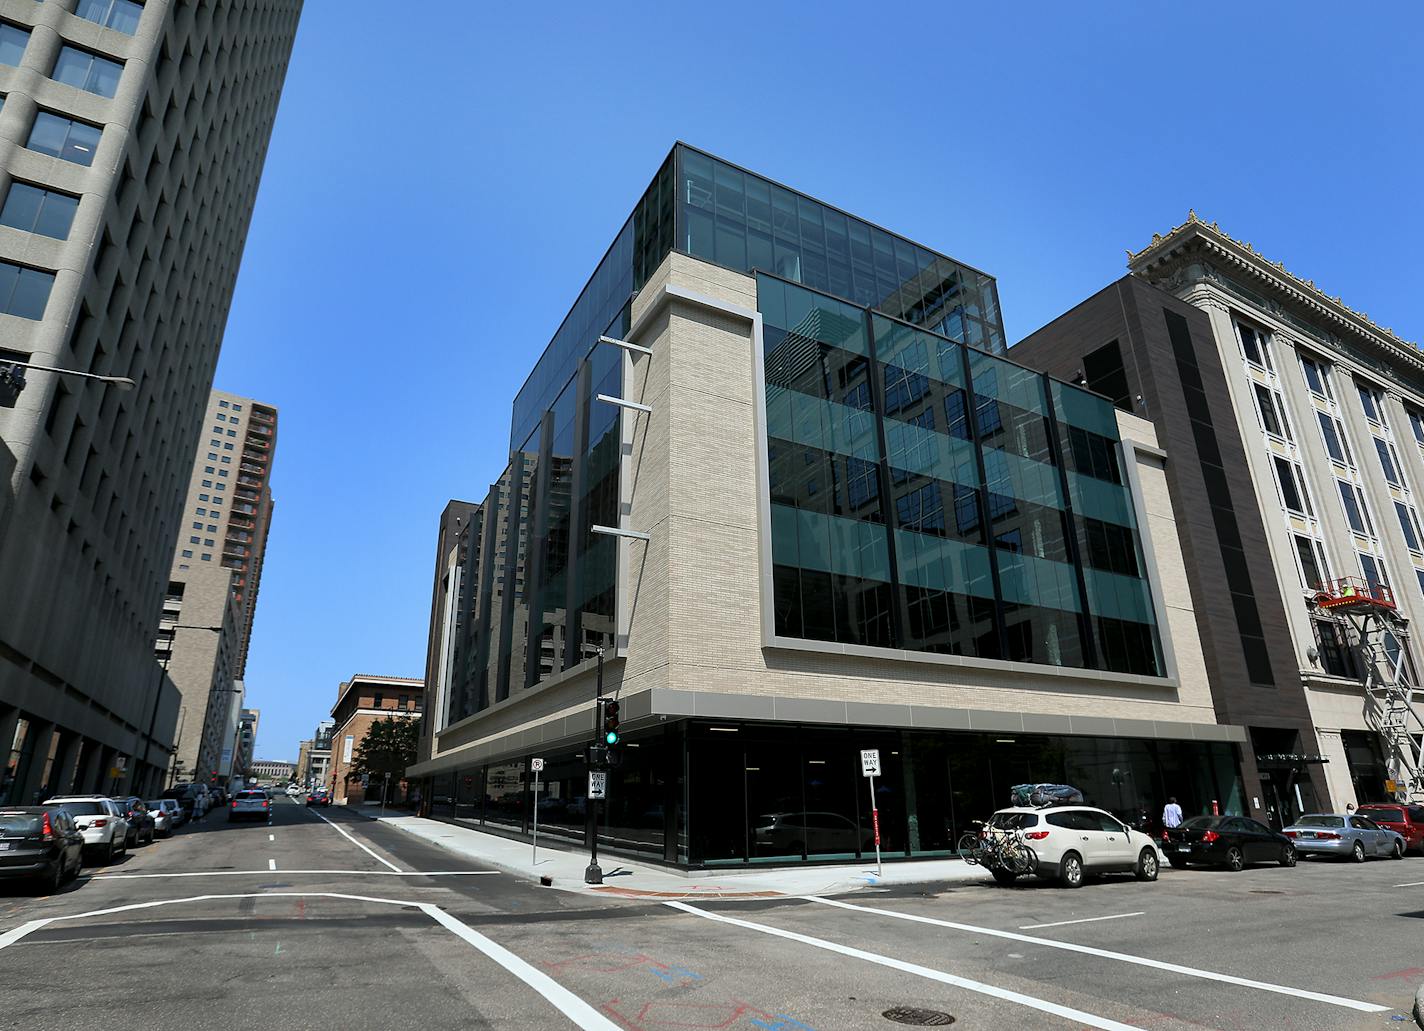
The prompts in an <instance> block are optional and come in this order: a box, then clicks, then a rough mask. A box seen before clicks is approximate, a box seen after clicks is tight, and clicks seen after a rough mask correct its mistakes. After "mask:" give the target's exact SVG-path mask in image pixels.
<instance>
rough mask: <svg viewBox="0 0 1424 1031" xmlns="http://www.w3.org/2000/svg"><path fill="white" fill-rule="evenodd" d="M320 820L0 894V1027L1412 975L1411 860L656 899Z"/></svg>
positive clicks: (983, 1021) (654, 1006) (1218, 1006)
mask: <svg viewBox="0 0 1424 1031" xmlns="http://www.w3.org/2000/svg"><path fill="white" fill-rule="evenodd" d="M321 816H325V817H326V818H327V820H329V821H330V822H329V823H328V822H326V821H324V820H322V819H321V818H320V817H319V816H318V815H317V813H316V812H315V811H309V810H307V809H306V808H304V807H302V806H299V805H296V804H294V803H292V802H289V801H288V800H286V799H280V800H279V801H278V802H277V805H276V807H275V809H274V812H273V817H272V820H271V822H270V825H269V824H265V823H264V824H258V823H238V824H229V823H227V822H226V820H225V818H224V815H223V814H221V813H217V814H213V815H210V816H209V817H208V818H207V820H205V821H203V822H201V823H198V824H195V825H193V826H191V827H189V828H185V829H183V830H181V831H180V832H179V833H178V834H177V835H176V836H175V837H173V838H172V839H169V840H166V841H160V842H158V843H157V844H156V845H153V846H149V847H146V848H143V849H139V850H136V851H135V852H134V853H133V854H132V855H130V856H129V857H128V858H127V859H125V860H121V861H120V862H118V863H116V864H114V865H113V866H109V867H104V866H99V867H91V868H89V869H87V870H86V875H85V877H84V878H82V879H81V880H80V881H78V882H76V883H75V884H73V885H71V886H70V887H68V888H66V889H65V890H64V891H62V892H61V893H59V894H57V895H55V896H52V897H45V898H34V897H31V896H29V895H28V894H27V893H26V891H25V889H23V888H21V887H19V886H12V885H3V884H0V1027H3V1028H11V1027H13V1028H23V1029H27V1031H50V1029H65V1031H68V1029H76V1028H100V1027H103V1028H113V1027H139V1026H143V1027H149V1028H153V1029H156V1031H166V1029H170V1028H171V1029H174V1031H177V1029H183V1031H191V1029H194V1028H201V1029H227V1028H233V1029H238V1028H241V1029H252V1028H261V1029H264V1031H266V1029H271V1031H288V1029H290V1031H297V1029H307V1028H314V1027H325V1028H332V1029H347V1028H351V1029H366V1028H370V1029H387V1028H390V1029H407V1028H409V1029H419V1031H438V1029H443V1028H452V1029H453V1028H461V1029H463V1028H482V1027H492V1028H501V1029H507V1028H531V1029H543V1028H560V1027H586V1028H597V1029H601V1031H607V1029H609V1028H624V1029H634V1031H643V1029H647V1031H654V1029H661V1028H689V1027H695V1028H730V1029H734V1031H753V1029H757V1028H760V1029H762V1031H804V1029H815V1031H831V1029H874V1028H884V1029H887V1031H888V1029H892V1028H894V1027H898V1026H904V1025H903V1024H897V1023H895V1022H892V1021H891V1020H889V1019H887V1018H886V1017H884V1016H883V1015H882V1014H884V1013H885V1011H887V1010H891V1009H892V1008H894V1007H914V1008H920V1009H925V1010H930V1011H935V1012H938V1013H946V1014H950V1015H952V1016H953V1017H954V1018H955V1023H954V1025H953V1026H955V1027H962V1028H1009V1027H1012V1028H1020V1027H1022V1028H1081V1027H1101V1028H1117V1027H1135V1028H1144V1029H1163V1031H1175V1029H1184V1028H1200V1027H1209V1028H1252V1029H1256V1028H1280V1029H1292V1028H1299V1029H1307V1028H1309V1029H1316V1028H1384V1027H1395V1028H1398V1027H1407V1026H1410V1025H1409V1024H1408V1023H1407V1022H1402V1021H1400V1020H1399V1018H1400V1017H1402V1016H1404V1015H1406V1014H1407V1013H1408V1011H1409V1007H1410V1005H1411V1004H1412V1000H1413V996H1414V992H1415V989H1416V988H1417V987H1418V986H1419V984H1420V983H1421V982H1424V859H1419V858H1412V857H1411V858H1410V859H1407V860H1404V861H1399V862H1392V861H1388V860H1381V861H1377V862H1371V863H1368V864H1366V865H1364V866H1353V865H1343V864H1336V863H1320V862H1310V863H1303V864H1302V865H1300V866H1299V867H1297V868H1296V869H1293V870H1291V869H1281V868H1277V867H1258V868H1253V869H1249V870H1246V871H1244V872H1242V873H1239V874H1232V873H1227V872H1224V871H1214V870H1189V871H1176V870H1170V869H1168V870H1165V871H1164V872H1163V874H1162V877H1161V880H1159V881H1158V882H1157V883H1155V884H1142V883H1138V882H1136V881H1134V880H1132V879H1130V878H1110V879H1105V880H1102V881H1097V882H1089V883H1088V884H1086V885H1085V886H1084V887H1083V888H1081V889H1079V890H1077V891H1065V890H1062V889H1059V888H1056V887H1052V886H1049V885H1043V884H1039V883H1037V882H1033V883H1029V884H1024V885H1021V886H1015V887H1013V888H1007V889H1006V888H1000V887H998V886H996V885H994V884H993V882H992V881H987V882H985V883H967V884H956V885H954V886H953V887H952V888H948V889H945V890H939V891H936V890H934V889H932V888H930V889H926V890H923V891H910V890H886V891H873V890H871V891H862V892H857V893H855V894H853V895H849V896H845V897H842V898H840V899H831V900H828V901H826V900H823V901H813V900H806V899H796V898H787V899H771V900H759V901H742V902H739V901H730V900H727V901H712V900H705V899H695V900H692V901H691V902H689V903H682V904H672V905H670V904H667V903H664V902H651V901H635V900H627V899H623V898H616V897H609V896H597V895H584V894H573V893H568V892H563V891H558V890H553V889H548V888H540V887H538V886H536V885H533V884H530V883H528V882H525V881H523V880H520V879H518V878H516V877H514V876H511V875H508V874H503V873H497V872H493V871H488V870H486V871H481V870H480V869H479V868H478V867H476V866H472V865H471V864H469V863H467V862H463V861H461V860H459V859H456V858H454V857H453V856H452V854H451V853H449V852H447V851H445V850H443V849H440V848H437V847H434V846H430V845H426V844H423V843H421V842H418V841H414V840H412V839H411V838H410V837H409V836H407V835H405V834H403V833H402V832H400V831H398V830H395V829H394V828H390V827H383V826H380V825H377V824H373V823H371V822H370V821H368V820H365V819H362V818H361V817H359V816H356V815H354V814H350V813H346V812H344V811H342V810H340V809H332V810H323V811H321ZM1401 885H1408V886H1401ZM45 920H48V921H50V922H48V923H43V924H37V923H36V922H39V921H45ZM1045 925H1051V926H1045ZM940 1026H943V1025H940Z"/></svg>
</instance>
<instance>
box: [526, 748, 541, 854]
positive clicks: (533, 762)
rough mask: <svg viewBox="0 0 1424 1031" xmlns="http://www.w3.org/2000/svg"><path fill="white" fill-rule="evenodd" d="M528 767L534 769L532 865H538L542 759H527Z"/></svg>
mask: <svg viewBox="0 0 1424 1031" xmlns="http://www.w3.org/2000/svg"><path fill="white" fill-rule="evenodd" d="M529 768H530V769H531V770H533V771H534V856H533V859H532V862H533V865H534V866H538V865H539V774H541V773H543V772H544V760H543V759H539V758H534V759H530V760H529Z"/></svg>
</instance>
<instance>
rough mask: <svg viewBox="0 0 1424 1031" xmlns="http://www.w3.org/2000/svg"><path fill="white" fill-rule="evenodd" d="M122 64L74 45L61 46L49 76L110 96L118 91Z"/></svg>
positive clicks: (100, 94)
mask: <svg viewBox="0 0 1424 1031" xmlns="http://www.w3.org/2000/svg"><path fill="white" fill-rule="evenodd" d="M123 71H124V66H123V65H122V64H120V63H119V62H117V61H110V60H109V59H108V58H106V57H100V56H99V55H98V54H91V53H89V51H87V50H79V49H78V48H76V47H69V46H66V47H61V48H60V50H59V56H58V57H56V58H55V59H54V71H53V72H52V73H51V74H50V78H52V79H54V80H55V81H56V82H63V83H65V84H67V85H70V86H74V87H76V88H78V89H82V90H84V91H85V92H86V93H96V94H98V95H99V96H101V97H112V96H113V95H114V94H115V93H117V92H118V91H119V77H120V76H121V75H122V74H123Z"/></svg>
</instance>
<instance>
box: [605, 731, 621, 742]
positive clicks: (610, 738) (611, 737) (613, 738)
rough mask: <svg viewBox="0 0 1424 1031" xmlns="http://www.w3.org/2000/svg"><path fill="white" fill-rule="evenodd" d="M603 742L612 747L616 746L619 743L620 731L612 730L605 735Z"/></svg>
mask: <svg viewBox="0 0 1424 1031" xmlns="http://www.w3.org/2000/svg"><path fill="white" fill-rule="evenodd" d="M603 740H604V741H605V742H606V743H608V744H610V745H616V744H617V743H618V731H616V730H610V731H609V732H608V733H607V734H604V735H603Z"/></svg>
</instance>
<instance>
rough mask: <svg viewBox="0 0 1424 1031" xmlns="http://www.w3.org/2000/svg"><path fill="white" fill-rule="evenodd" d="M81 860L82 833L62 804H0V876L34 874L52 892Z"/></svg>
mask: <svg viewBox="0 0 1424 1031" xmlns="http://www.w3.org/2000/svg"><path fill="white" fill-rule="evenodd" d="M83 864H84V835H83V834H82V833H80V831H79V828H78V827H76V826H75V824H74V817H72V816H70V815H69V811H68V810H67V809H65V808H64V807H63V806H53V805H32V806H10V807H8V808H0V877H5V878H9V877H29V878H34V880H35V882H36V884H37V886H38V888H39V890H40V891H43V892H47V893H51V894H52V893H54V892H56V891H58V890H59V886H60V885H61V884H63V883H64V882H65V881H66V880H68V879H69V878H71V877H75V876H77V875H78V874H79V870H80V867H81V866H83Z"/></svg>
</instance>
